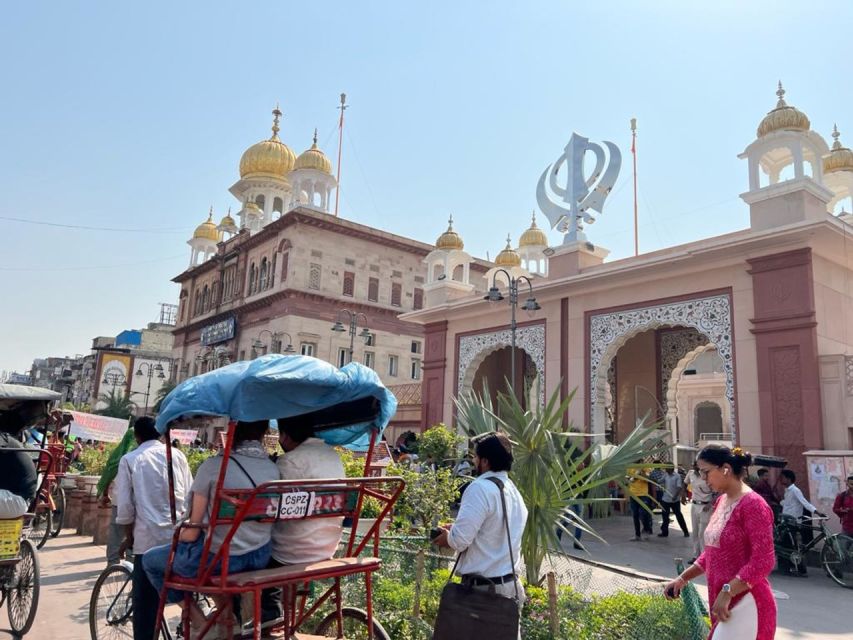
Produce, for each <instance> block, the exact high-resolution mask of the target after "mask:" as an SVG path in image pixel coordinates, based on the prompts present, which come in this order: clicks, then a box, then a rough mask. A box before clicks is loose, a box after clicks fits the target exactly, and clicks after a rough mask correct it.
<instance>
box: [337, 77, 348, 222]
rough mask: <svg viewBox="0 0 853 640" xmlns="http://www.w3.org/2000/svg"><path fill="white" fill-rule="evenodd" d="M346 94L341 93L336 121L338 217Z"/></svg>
mask: <svg viewBox="0 0 853 640" xmlns="http://www.w3.org/2000/svg"><path fill="white" fill-rule="evenodd" d="M346 102H347V94H345V93H342V94H341V106H340V107H338V109H340V110H341V120H340V122H339V123H338V177H337V181H338V187H337V189H335V217H336V218H337V217H338V202H339V201H340V198H341V151H343V148H344V111H346V109H347V106H349V105H347V103H346Z"/></svg>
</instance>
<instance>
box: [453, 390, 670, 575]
mask: <svg viewBox="0 0 853 640" xmlns="http://www.w3.org/2000/svg"><path fill="white" fill-rule="evenodd" d="M573 397H574V392H572V393H571V394H570V395H569V397H568V398H566V399H565V400H564V401H563V402H560V386H559V385H557V390H556V391H555V392H554V394H553V395H552V396H551V398H550V399H549V400H548V403H547V404H546V405H545V406H544V407H537V408H536V410H535V411H530V410H526V409H524V407H523V406H522V405H521V403H520V402H519V401H518V399H517V398H516V397H515V395H514V394H505V393H499V394H498V400H497V401H498V408H499V411H493V409H492V405H491V400H490V396H489V393H488V390H487V389H484V391H483V396H482V397H480V396H478V395H477V394H476V393H474V392H471V393H468V394H465V395H463V396H461V397H460V398H458V399H457V400H456V406H457V407H458V409H459V413H458V417H459V423H460V426H461V427H462V428H463V429H464V430H465V431H466V432H467V433H468V435H469V436H474V435H477V434H480V433H486V432H489V431H495V430H500V431H503V432H504V433H505V434H506V435H507V436H508V437H509V439H510V440H511V441H512V444H513V452H512V454H513V458H514V462H513V467H512V473H511V474H510V477H511V478H512V480H513V482H514V483H515V485H516V486H517V487H518V491H519V493H520V494H521V496H522V498H523V499H524V503H525V506H526V507H527V513H528V516H527V525H526V527H525V529H524V535H523V536H522V541H521V555H522V557H523V558H524V563H525V566H526V568H527V581H528V582H529V583H530V584H538V583H539V582H540V569H541V567H542V562H543V561H544V559H545V556H546V555H547V554H548V552H549V551H551V550H556V549H559V548H560V547H559V541H558V539H557V528H558V527H559V528H560V529H562V530H563V531H564V532H565V533H567V534H568V535H572V533H573V531H572V529H573V528H574V527H578V528H580V529H581V530H582V531H586V532H587V533H589V534H590V535H592V536H594V537H596V538H597V537H599V536H597V535H596V533H595V531H594V530H593V529H592V527H591V526H590V525H589V524H588V523H587V522H586V520H585V519H584V517H583V515H578V514H575V513H574V512H573V511H571V510H570V509H568V508H567V507H568V506H569V505H571V504H573V503H574V504H580V505H587V504H595V503H602V502H607V501H608V500H610V498H607V497H594V496H596V495H600V494H601V490H602V489H606V487H607V485H608V484H609V483H610V482H615V483H616V484H618V485H619V486H621V487H622V489H623V491H624V492H625V494H626V495H627V493H628V490H627V486H626V482H627V479H628V478H627V476H628V474H629V468H630V467H632V466H634V465H636V462H637V460H639V459H648V458H655V457H659V456H663V455H664V454H665V453H666V450H667V444H666V442H665V441H664V440H663V439H662V438H661V437H660V436H657V435H655V433H654V432H655V430H656V429H657V428H658V427H659V425H657V424H652V425H649V426H646V427H644V426H642V422H640V423H639V425H638V426H637V428H636V429H634V431H633V432H632V433H631V434H630V435H628V436H627V437H626V438H625V440H624V441H623V442H622V444H620V445H619V446H615V447H614V446H612V445H603V444H593V445H591V446H589V447H587V448H586V449H583V448H582V447H581V446H579V444H580V443H579V442H578V441H579V440H581V437H579V436H580V434H579V433H578V431H577V430H576V429H575V428H574V427H573V425H571V424H569V425H568V427H567V428H564V426H563V418H564V416H565V415H566V411H567V410H568V407H569V404H570V403H571V401H572V398H573ZM499 416H500V417H499ZM582 511H584V510H582Z"/></svg>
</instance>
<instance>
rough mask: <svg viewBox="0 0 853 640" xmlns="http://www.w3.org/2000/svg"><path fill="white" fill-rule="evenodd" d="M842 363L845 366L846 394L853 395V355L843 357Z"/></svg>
mask: <svg viewBox="0 0 853 640" xmlns="http://www.w3.org/2000/svg"><path fill="white" fill-rule="evenodd" d="M844 363H845V365H846V368H847V395H848V396H853V356H848V357H847V358H845V360H844Z"/></svg>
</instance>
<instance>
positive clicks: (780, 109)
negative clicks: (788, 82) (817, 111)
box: [758, 82, 812, 138]
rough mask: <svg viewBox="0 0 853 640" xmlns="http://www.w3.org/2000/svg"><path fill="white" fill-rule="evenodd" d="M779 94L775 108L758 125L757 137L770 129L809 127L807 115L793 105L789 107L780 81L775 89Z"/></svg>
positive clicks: (760, 136)
mask: <svg viewBox="0 0 853 640" xmlns="http://www.w3.org/2000/svg"><path fill="white" fill-rule="evenodd" d="M776 95H777V96H779V102H777V103H776V108H775V109H773V111H771V112H770V113H768V114H767V115H766V116H764V120H762V121H761V124H759V125H758V137H759V138H762V137H764V136H766V135H767V134H768V133H771V132H772V131H808V130H809V129H811V126H812V123H811V122H809V117H808V116H807V115H806V114H805V113H803V112H802V111H800V110H799V109H797V108H795V107H791V106H789V105H788V103H786V102H785V90H784V89H783V88H782V83H781V82H780V83H779V89H777V91H776Z"/></svg>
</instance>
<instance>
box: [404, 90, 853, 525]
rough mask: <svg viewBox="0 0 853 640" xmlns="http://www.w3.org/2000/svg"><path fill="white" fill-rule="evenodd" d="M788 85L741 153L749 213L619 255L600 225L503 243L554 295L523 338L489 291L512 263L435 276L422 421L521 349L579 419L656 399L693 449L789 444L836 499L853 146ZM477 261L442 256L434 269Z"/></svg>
mask: <svg viewBox="0 0 853 640" xmlns="http://www.w3.org/2000/svg"><path fill="white" fill-rule="evenodd" d="M779 89H780V90H779V92H778V94H777V95H778V96H779V97H778V103H777V105H776V107H775V108H773V109H772V110H771V111H770V112H769V113H768V114H767V115H766V116H765V117H764V119H763V120H761V122H760V124H759V126H758V129H757V134H756V139H755V140H753V141H752V142H751V143H750V144H749V145H748V146H747V147H746V149H744V151H743V152H742V153H741V154H740V156H739V157H740V158H742V159H744V160H745V161H746V162H745V165H746V167H745V168H746V175H747V177H748V180H745V182H746V183H748V189H747V190H746V192H745V193H743V194H742V195H741V197H742V199H743V200H744V201H745V202H746V204H747V205H748V206H749V226H748V227H747V228H745V229H743V230H741V231H737V232H734V233H728V234H725V235H722V236H718V237H712V238H707V239H703V240H700V241H697V242H691V243H689V244H685V245H681V246H674V247H670V248H666V249H662V250H659V251H654V252H651V253H646V254H641V255H639V256H636V257H629V258H625V259H620V260H614V261H610V262H607V261H605V258H606V257H607V254H608V252H607V250H606V249H604V248H602V247H598V246H595V245H594V244H592V243H590V242H588V241H578V242H569V243H564V244H562V245H560V246H555V247H549V248H546V247H543V246H542V245H544V244H546V243H547V239H546V238H545V237H544V234H542V233H541V231H540V230H538V229H537V228H536V227H535V224H534V226H532V227H531V228H530V229H528V231H526V232H525V234H524V235H523V236H522V241H521V242H520V243H519V244H520V246H519V247H518V249H515V248H513V247H512V246H510V245H507V248H506V250H505V252H504V253H502V254H501V256H499V260H500V262H501V265H502V266H503V267H504V269H505V270H506V271H507V272H508V273H509V274H510V275H512V276H513V277H517V276H520V275H526V276H529V277H530V280H531V282H532V284H533V294H534V296H535V299H536V301H537V302H538V304H539V305H541V309H540V310H538V311H537V312H536V313H535V314H534V315H533V316H532V317H529V318H528V317H527V316H526V315H525V314H523V313H522V314H520V316H519V318H520V319H519V322H518V327H517V330H516V332H515V340H516V345H517V346H516V350H515V352H514V353H513V352H512V351H511V347H510V344H511V338H512V336H511V331H510V327H509V319H510V316H509V309H508V308H507V305H506V304H505V303H494V302H489V301H486V300H484V294H485V293H486V292H487V287H490V286H492V277H493V276H494V275H497V276H498V278H497V282H496V283H495V285H496V286H497V288H498V289H499V290H501V291H502V292H503V294H506V288H505V283H506V275H505V274H504V272H499V271H494V270H493V271H490V272H489V273H488V274H487V278H486V279H485V280H483V279H480V280H479V281H478V282H476V283H475V282H474V281H473V280H472V281H471V282H470V283H468V284H467V285H464V286H463V285H460V284H459V283H457V282H456V280H455V278H447V279H442V280H439V279H437V278H435V277H433V278H431V280H430V281H429V282H428V283H427V284H426V285H425V300H426V304H425V306H424V308H423V309H418V310H412V311H410V312H407V313H404V314H403V315H402V316H401V317H402V319H403V320H404V321H406V322H411V323H419V324H421V325H422V326H423V329H424V335H425V349H424V353H425V355H424V361H423V369H424V379H423V390H422V394H423V412H422V413H423V415H422V420H423V424H424V425H430V424H435V423H437V422H445V423H448V424H449V423H452V422H453V416H454V403H453V398H454V396H457V395H458V394H460V393H463V392H466V391H470V390H476V391H481V390H482V389H483V388H484V382H487V383H488V386H489V388H491V389H492V390H494V389H496V388H503V387H504V379H505V377H507V376H508V375H509V371H510V370H512V368H513V367H511V366H510V364H511V362H512V360H513V359H515V367H514V370H515V372H516V374H515V378H516V379H515V388H516V389H519V390H520V389H523V390H524V391H523V392H521V391H519V392H518V393H519V394H521V395H523V396H524V402H526V403H527V404H528V405H529V406H533V405H534V404H536V403H538V404H541V403H543V402H544V401H545V398H546V397H548V396H550V394H552V393H553V392H554V391H555V390H559V393H560V394H561V396H563V397H565V396H566V395H568V394H569V393H570V392H571V391H572V390H576V395H575V398H574V401H573V403H572V404H571V405H570V407H569V415H568V419H569V420H570V421H571V423H572V424H573V425H574V426H575V428H578V429H580V430H582V431H585V432H587V433H588V434H589V435H590V437H591V438H594V439H598V440H607V441H610V442H614V443H618V442H619V441H620V440H621V439H622V438H624V437H625V435H626V434H627V433H628V432H629V431H630V430H631V429H633V428H634V426H635V424H636V423H637V422H638V420H642V419H643V418H644V416H647V415H648V416H650V417H651V418H652V419H658V420H660V421H661V424H662V425H663V428H664V429H665V431H666V432H667V434H668V436H669V437H670V439H671V442H672V446H673V455H674V457H675V458H677V459H678V460H679V461H680V462H682V463H688V462H689V461H690V460H691V459H692V457H693V456H694V455H695V451H696V449H697V447H699V446H701V445H702V444H704V443H706V442H719V441H721V442H728V443H736V444H739V445H740V446H742V447H744V448H746V449H748V450H750V451H752V452H753V453H764V454H768V455H776V456H783V457H785V458H787V460H788V465H789V467H790V468H792V469H794V470H795V471H797V472H798V475H799V476H800V478H802V479H801V481H800V485H801V486H803V487H805V488H808V489H810V490H811V495H812V499H813V500H818V501H821V502H820V504H823V505H824V507H825V508H824V509H823V510H824V511H826V512H827V513H829V512H830V511H831V510H830V509H829V508H828V507H827V505H826V504H825V503H824V502H822V501H823V500H824V499H827V498H828V499H830V500H831V498H834V496H835V494H836V493H837V492H838V491H840V490H843V484H844V478H845V477H846V475H847V474H849V473H851V472H853V451H851V450H853V320H851V318H853V216H851V215H850V214H848V213H844V208H846V210H847V211H850V210H851V209H850V206H849V201H850V196H851V194H853V152H851V151H850V149H849V148H847V147H845V146H844V145H843V144H842V142H841V140H840V137H839V134H838V131H837V130H835V131H833V133H832V137H833V143H832V146H831V147H830V146H829V145H827V143H826V141H825V140H824V138H823V137H822V136H821V135H820V134H818V133H817V132H816V131H815V130H813V129H812V126H811V123H810V121H809V118H808V117H807V116H806V114H805V113H803V112H802V111H800V110H798V109H796V108H795V107H793V106H791V105H788V104H787V103H786V101H785V99H784V91H783V90H782V88H781V85H780V88H779ZM584 140H585V139H584ZM596 170H598V169H596ZM543 179H544V174H543ZM845 203H848V204H845ZM540 206H541V204H540ZM593 239H594V238H593ZM467 264H468V262H467V261H466V259H465V258H464V256H463V255H461V254H459V253H455V252H454V251H453V250H450V251H448V250H445V249H443V248H442V247H437V248H436V250H435V251H434V252H432V253H431V254H430V255H429V256H427V268H428V269H430V272H429V273H433V271H432V270H433V269H435V270H436V272H437V273H438V272H441V273H450V272H451V269H452V270H454V273H455V272H456V271H459V270H462V271H464V270H465V269H466V266H467ZM525 288H526V284H523V285H522V290H521V292H520V294H519V295H520V297H521V300H520V301H523V300H524V298H525ZM805 478H808V480H805Z"/></svg>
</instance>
